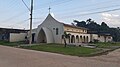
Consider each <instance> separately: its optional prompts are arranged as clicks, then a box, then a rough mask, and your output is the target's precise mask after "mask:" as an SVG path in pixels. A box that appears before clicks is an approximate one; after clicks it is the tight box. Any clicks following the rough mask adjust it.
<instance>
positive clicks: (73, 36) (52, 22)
mask: <svg viewBox="0 0 120 67" xmlns="http://www.w3.org/2000/svg"><path fill="white" fill-rule="evenodd" d="M64 32H66V33H67V34H70V35H69V37H68V38H67V39H66V42H67V43H89V42H93V41H94V40H98V41H99V42H110V41H112V36H110V35H99V34H90V33H88V29H87V28H83V27H77V26H73V25H69V24H65V23H63V22H59V21H58V20H56V19H55V18H53V17H52V15H51V14H50V13H49V14H48V16H47V17H46V19H45V20H44V21H43V22H42V24H40V25H39V26H38V27H37V28H36V29H34V30H33V31H32V33H33V34H35V35H34V36H33V39H34V40H33V41H34V42H36V43H64V39H63V35H64Z"/></svg>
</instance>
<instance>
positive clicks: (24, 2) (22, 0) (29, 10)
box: [22, 0, 30, 11]
mask: <svg viewBox="0 0 120 67" xmlns="http://www.w3.org/2000/svg"><path fill="white" fill-rule="evenodd" d="M22 2H23V4H24V5H25V6H26V8H27V9H28V10H29V11H30V8H29V7H28V6H27V4H26V3H25V1H24V0H22Z"/></svg>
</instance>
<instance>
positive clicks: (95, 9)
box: [60, 5, 120, 14]
mask: <svg viewBox="0 0 120 67" xmlns="http://www.w3.org/2000/svg"><path fill="white" fill-rule="evenodd" d="M113 7H120V5H112V6H105V7H98V8H93V9H88V10H77V11H71V12H68V11H67V12H65V13H60V14H66V13H70V14H71V13H77V12H80V11H82V12H85V11H97V10H100V9H105V8H113Z"/></svg>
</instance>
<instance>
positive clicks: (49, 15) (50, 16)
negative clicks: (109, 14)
mask: <svg viewBox="0 0 120 67" xmlns="http://www.w3.org/2000/svg"><path fill="white" fill-rule="evenodd" d="M47 18H52V19H54V20H55V21H57V20H56V19H55V18H53V16H52V15H51V14H50V13H49V14H48V16H47ZM47 18H46V19H47ZM57 22H58V23H61V24H63V25H64V26H69V27H72V28H78V29H85V30H88V29H87V28H84V27H77V26H74V25H70V24H65V23H63V22H59V21H57Z"/></svg>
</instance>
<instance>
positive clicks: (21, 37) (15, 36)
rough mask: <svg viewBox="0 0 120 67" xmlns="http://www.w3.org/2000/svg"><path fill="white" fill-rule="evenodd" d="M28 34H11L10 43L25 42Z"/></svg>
mask: <svg viewBox="0 0 120 67" xmlns="http://www.w3.org/2000/svg"><path fill="white" fill-rule="evenodd" d="M25 36H27V33H10V39H9V41H10V42H17V41H24V40H25Z"/></svg>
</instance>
